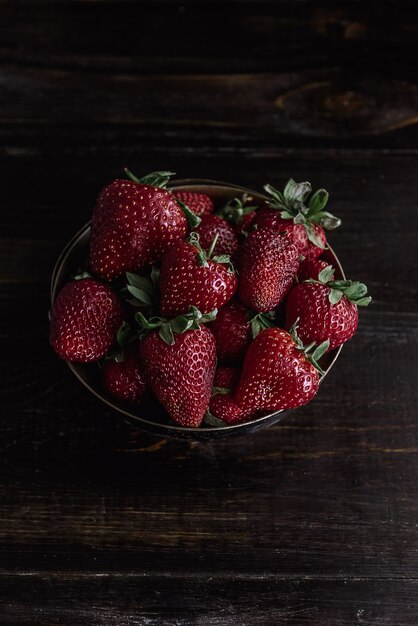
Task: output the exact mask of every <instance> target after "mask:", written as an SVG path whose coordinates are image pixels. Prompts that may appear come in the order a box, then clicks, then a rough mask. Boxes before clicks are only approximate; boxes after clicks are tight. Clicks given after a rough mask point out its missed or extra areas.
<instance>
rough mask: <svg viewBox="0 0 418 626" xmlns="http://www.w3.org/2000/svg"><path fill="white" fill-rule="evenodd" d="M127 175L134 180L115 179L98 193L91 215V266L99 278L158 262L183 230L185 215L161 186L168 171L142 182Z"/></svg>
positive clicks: (185, 227) (164, 182)
mask: <svg viewBox="0 0 418 626" xmlns="http://www.w3.org/2000/svg"><path fill="white" fill-rule="evenodd" d="M128 174H129V175H130V176H131V177H132V178H133V180H115V181H114V182H113V183H112V184H110V185H108V187H105V189H103V191H102V192H101V194H100V196H99V198H98V200H97V204H96V208H95V210H94V213H93V220H92V228H91V243H90V267H91V269H92V271H93V272H94V273H95V274H97V275H98V276H99V277H100V278H103V279H104V280H111V279H112V278H115V277H116V276H119V275H120V274H122V273H123V272H127V271H135V270H138V269H140V268H141V267H142V266H144V265H145V264H147V263H154V262H156V261H159V260H160V259H161V257H162V256H163V254H164V253H165V252H166V251H167V250H168V248H169V247H170V246H172V245H173V243H175V242H177V241H179V240H181V239H183V238H184V237H185V235H186V232H187V220H186V217H185V212H184V211H183V209H182V208H181V207H180V206H179V204H178V203H177V202H176V200H175V198H173V196H172V195H171V194H170V193H169V192H168V191H167V190H166V189H163V188H162V187H163V186H164V185H166V184H167V182H168V179H169V174H170V173H169V172H156V173H154V174H150V175H148V176H145V177H144V178H142V179H137V178H135V177H134V176H133V175H131V174H130V173H128ZM189 213H190V212H189ZM189 213H188V214H189ZM193 218H194V219H198V218H196V216H193Z"/></svg>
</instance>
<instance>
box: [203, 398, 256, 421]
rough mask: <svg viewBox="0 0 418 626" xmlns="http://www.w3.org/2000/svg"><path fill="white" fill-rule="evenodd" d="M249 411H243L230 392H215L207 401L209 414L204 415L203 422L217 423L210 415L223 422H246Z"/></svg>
mask: <svg viewBox="0 0 418 626" xmlns="http://www.w3.org/2000/svg"><path fill="white" fill-rule="evenodd" d="M250 415H251V411H244V410H243V409H241V407H239V406H238V405H237V403H236V402H235V400H234V398H233V396H232V395H231V393H216V394H215V395H214V396H212V397H211V399H210V402H209V415H206V416H205V423H207V424H211V425H213V426H215V425H217V424H216V422H215V421H214V420H211V419H210V418H211V417H214V418H215V419H216V420H222V422H223V424H219V425H224V424H229V425H232V424H242V423H243V422H247V421H248V418H249V417H250Z"/></svg>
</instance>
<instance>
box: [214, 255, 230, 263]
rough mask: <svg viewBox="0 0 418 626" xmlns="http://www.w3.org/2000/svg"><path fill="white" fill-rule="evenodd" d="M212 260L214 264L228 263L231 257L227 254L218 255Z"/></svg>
mask: <svg viewBox="0 0 418 626" xmlns="http://www.w3.org/2000/svg"><path fill="white" fill-rule="evenodd" d="M212 260H213V261H216V263H229V262H230V260H231V257H230V256H229V254H219V255H216V256H214V257H213V259H212Z"/></svg>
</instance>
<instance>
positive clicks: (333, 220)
mask: <svg viewBox="0 0 418 626" xmlns="http://www.w3.org/2000/svg"><path fill="white" fill-rule="evenodd" d="M317 217H318V218H319V219H317V220H315V221H316V222H317V223H318V224H319V225H320V226H322V228H325V230H335V229H336V228H338V227H339V226H341V220H340V218H339V217H335V215H332V213H328V211H323V212H322V213H319V214H318V216H317Z"/></svg>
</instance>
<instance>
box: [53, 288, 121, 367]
mask: <svg viewBox="0 0 418 626" xmlns="http://www.w3.org/2000/svg"><path fill="white" fill-rule="evenodd" d="M122 319H123V313H122V307H121V305H120V302H119V300H118V298H117V296H116V295H115V294H114V293H113V291H112V290H111V289H109V287H106V285H102V283H99V282H97V281H96V280H93V279H91V278H83V279H80V280H74V281H72V282H70V283H67V284H66V285H65V287H64V288H63V289H62V290H61V291H60V293H59V294H58V297H57V299H56V300H55V303H54V306H53V308H52V313H51V337H50V341H51V346H52V347H53V348H54V350H55V352H56V353H57V354H58V355H59V356H60V357H61V358H62V359H67V360H68V361H79V362H82V363H88V362H90V361H97V360H98V359H100V358H101V357H102V356H104V355H105V354H106V352H107V351H108V350H109V348H110V346H111V345H112V344H113V343H114V341H115V339H116V335H117V331H118V329H119V327H120V325H121V324H122Z"/></svg>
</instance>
